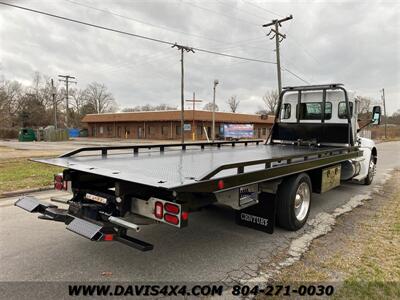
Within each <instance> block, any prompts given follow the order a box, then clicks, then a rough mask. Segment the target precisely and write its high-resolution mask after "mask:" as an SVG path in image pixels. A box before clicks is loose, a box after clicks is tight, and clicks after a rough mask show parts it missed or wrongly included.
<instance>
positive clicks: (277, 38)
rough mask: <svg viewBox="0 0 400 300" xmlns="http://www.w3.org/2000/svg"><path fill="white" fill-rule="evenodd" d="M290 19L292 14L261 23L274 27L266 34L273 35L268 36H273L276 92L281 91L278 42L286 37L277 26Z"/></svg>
mask: <svg viewBox="0 0 400 300" xmlns="http://www.w3.org/2000/svg"><path fill="white" fill-rule="evenodd" d="M291 19H293V16H292V15H290V16H289V17H286V18H283V19H280V20H278V19H275V20H272V22H270V23H267V24H264V25H262V27H270V26H274V28H271V30H270V31H269V33H268V34H267V36H270V35H271V34H272V33H273V35H272V36H271V37H270V40H272V39H273V38H275V52H276V69H277V75H278V93H279V94H280V93H281V91H282V77H281V59H280V52H279V43H280V42H282V41H283V40H284V39H285V38H286V35H285V34H282V33H280V32H279V27H282V24H281V23H283V22H286V21H289V20H291Z"/></svg>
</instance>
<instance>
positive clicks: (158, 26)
mask: <svg viewBox="0 0 400 300" xmlns="http://www.w3.org/2000/svg"><path fill="white" fill-rule="evenodd" d="M65 1H67V2H70V3H73V4H75V5H78V6H82V7H86V8H89V9H93V10H97V11H101V12H105V13H108V14H111V15H114V16H117V17H120V18H123V19H127V20H130V21H134V22H137V23H140V24H144V25H147V26H151V27H155V28H159V29H163V30H167V31H171V32H175V33H180V34H185V35H189V36H193V37H196V38H200V39H205V40H209V41H213V42H217V43H225V42H224V41H219V40H216V39H212V38H209V37H205V36H201V35H197V34H193V33H189V32H185V31H180V30H176V29H171V28H169V27H167V26H161V25H155V24H152V23H150V22H146V21H142V20H139V19H136V18H132V17H128V16H125V15H121V14H119V13H116V12H113V11H110V10H108V9H101V8H98V7H93V6H90V5H87V4H83V3H79V2H75V1H72V0H65Z"/></svg>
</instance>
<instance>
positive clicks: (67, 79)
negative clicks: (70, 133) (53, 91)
mask: <svg viewBox="0 0 400 300" xmlns="http://www.w3.org/2000/svg"><path fill="white" fill-rule="evenodd" d="M58 77H60V78H64V79H58V81H62V82H65V93H66V99H65V125H66V127H67V128H68V126H69V124H68V111H69V98H68V84H69V83H75V84H76V81H71V79H76V78H75V77H73V76H69V75H58Z"/></svg>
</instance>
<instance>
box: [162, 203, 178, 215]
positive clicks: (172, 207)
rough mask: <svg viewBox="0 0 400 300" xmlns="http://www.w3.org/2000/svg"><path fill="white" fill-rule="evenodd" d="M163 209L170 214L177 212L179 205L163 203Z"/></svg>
mask: <svg viewBox="0 0 400 300" xmlns="http://www.w3.org/2000/svg"><path fill="white" fill-rule="evenodd" d="M164 209H165V210H166V211H167V212H169V213H171V214H175V215H177V214H179V206H178V205H175V204H172V203H165V205H164Z"/></svg>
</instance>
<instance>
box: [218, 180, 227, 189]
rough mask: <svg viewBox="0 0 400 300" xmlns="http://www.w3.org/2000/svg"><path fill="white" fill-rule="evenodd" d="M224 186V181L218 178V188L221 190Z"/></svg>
mask: <svg viewBox="0 0 400 300" xmlns="http://www.w3.org/2000/svg"><path fill="white" fill-rule="evenodd" d="M224 187H225V184H224V181H223V180H219V181H218V189H219V190H222V189H223V188H224Z"/></svg>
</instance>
